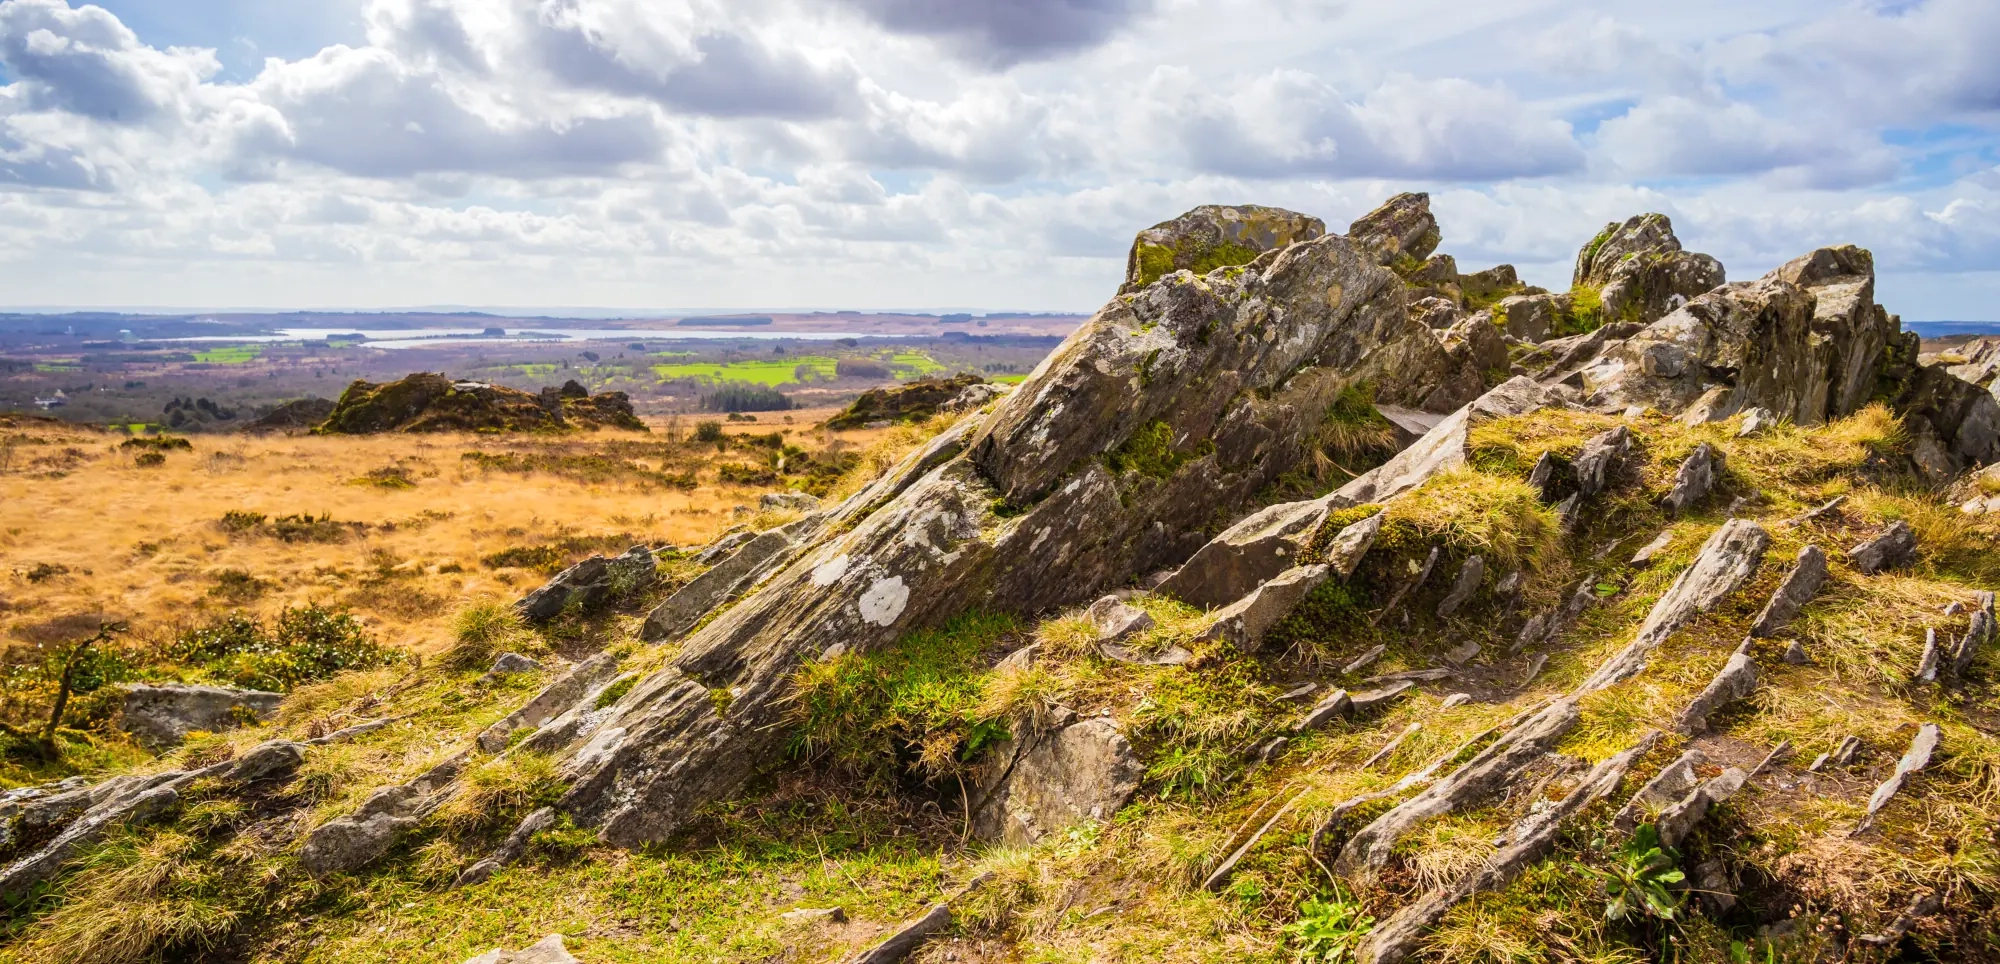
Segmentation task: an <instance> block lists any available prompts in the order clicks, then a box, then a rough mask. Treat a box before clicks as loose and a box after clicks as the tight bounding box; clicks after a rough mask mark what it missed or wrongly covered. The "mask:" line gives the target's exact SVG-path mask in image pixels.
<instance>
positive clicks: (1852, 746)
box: [1806, 736, 1861, 773]
mask: <svg viewBox="0 0 2000 964" xmlns="http://www.w3.org/2000/svg"><path fill="white" fill-rule="evenodd" d="M1860 752H1861V738H1860V737H1855V736H1850V737H1846V738H1845V739H1842V740H1841V741H1840V745H1838V746H1836V747H1834V748H1833V749H1832V750H1829V751H1827V752H1825V753H1822V754H1820V755H1819V756H1817V757H1814V758H1813V761H1812V765H1811V766H1808V767H1806V772H1807V773H1818V772H1819V771H1821V770H1824V769H1826V768H1827V767H1829V766H1836V767H1844V766H1847V765H1848V764H1851V763H1853V762H1854V757H1855V754H1858V753H1860Z"/></svg>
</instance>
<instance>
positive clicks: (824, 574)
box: [812, 552, 848, 589]
mask: <svg viewBox="0 0 2000 964" xmlns="http://www.w3.org/2000/svg"><path fill="white" fill-rule="evenodd" d="M847 562H848V559H847V553H845V552H843V553H841V554H840V555H837V556H834V557H833V558H831V559H828V560H827V561H825V562H822V563H820V564H819V565H817V566H814V567H813V572H812V584H813V586H814V587H815V588H819V589H825V588H826V587H828V586H831V585H833V584H834V583H836V582H839V581H840V577H842V576H845V575H847Z"/></svg>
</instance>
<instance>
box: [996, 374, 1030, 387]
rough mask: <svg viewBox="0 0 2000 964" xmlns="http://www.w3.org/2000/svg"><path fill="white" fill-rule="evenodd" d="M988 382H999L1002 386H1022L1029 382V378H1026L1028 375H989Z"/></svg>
mask: <svg viewBox="0 0 2000 964" xmlns="http://www.w3.org/2000/svg"><path fill="white" fill-rule="evenodd" d="M986 380H987V381H989V382H997V383H999V384H1002V385H1019V384H1021V383H1022V382H1025V381H1027V380H1028V376H1026V375H989V376H987V378H986Z"/></svg>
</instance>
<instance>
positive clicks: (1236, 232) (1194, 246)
mask: <svg viewBox="0 0 2000 964" xmlns="http://www.w3.org/2000/svg"><path fill="white" fill-rule="evenodd" d="M1325 233H1326V223H1325V222H1323V221H1321V220H1320V219H1318V218H1315V217H1308V216H1306V215H1303V214H1300V213H1298V212H1296V211H1287V210H1285V209H1284V208H1274V207H1265V206H1263V205H1258V204H1239V205H1220V204H1205V205H1202V206H1201V207H1198V208H1195V209H1194V210H1192V211H1189V212H1188V213H1186V214H1183V215H1181V216H1180V217H1177V218H1175V219H1173V220H1171V221H1162V222H1161V223H1159V224H1156V225H1153V226H1152V227H1150V228H1147V229H1146V230H1144V231H1141V232H1139V236H1138V237H1137V238H1135V239H1134V240H1133V242H1132V251H1131V254H1130V256H1129V257H1128V258H1127V261H1126V267H1125V286H1124V288H1123V289H1121V290H1123V291H1134V290H1137V289H1139V288H1144V287H1146V286H1147V285H1150V284H1152V283H1153V282H1155V281H1158V280H1160V279H1161V278H1163V277H1165V276H1167V275H1169V274H1172V273H1173V272H1176V271H1192V272H1194V273H1195V274H1197V275H1204V274H1207V273H1209V272H1211V271H1214V270H1215V269H1217V268H1227V267H1232V266H1235V265H1242V264H1248V263H1250V262H1251V261H1254V260H1256V258H1257V256H1258V255H1260V254H1263V253H1264V252H1266V251H1272V250H1275V249H1278V248H1283V247H1286V246H1288V245H1292V244H1297V243H1299V242H1301V241H1311V240H1312V239H1314V238H1317V237H1320V236H1321V235H1324V234H1325Z"/></svg>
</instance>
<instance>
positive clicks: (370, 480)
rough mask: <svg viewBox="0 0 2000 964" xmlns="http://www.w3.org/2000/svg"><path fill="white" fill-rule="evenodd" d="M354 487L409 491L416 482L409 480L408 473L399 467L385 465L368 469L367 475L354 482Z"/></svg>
mask: <svg viewBox="0 0 2000 964" xmlns="http://www.w3.org/2000/svg"><path fill="white" fill-rule="evenodd" d="M354 484H355V485H372V486H374V487H376V488H378V489H411V488H415V487H416V485H417V482H416V480H415V479H412V478H410V471H409V470H408V469H405V468H403V467H402V466H400V465H385V466H383V467H381V468H379V469H369V470H368V474H366V475H363V476H361V477H360V478H358V479H355V480H354Z"/></svg>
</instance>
